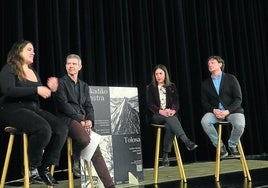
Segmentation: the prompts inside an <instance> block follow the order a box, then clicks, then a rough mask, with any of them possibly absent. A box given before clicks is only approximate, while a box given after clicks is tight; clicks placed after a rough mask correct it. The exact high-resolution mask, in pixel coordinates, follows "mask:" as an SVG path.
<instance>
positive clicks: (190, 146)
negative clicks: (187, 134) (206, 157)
mask: <svg viewBox="0 0 268 188" xmlns="http://www.w3.org/2000/svg"><path fill="white" fill-rule="evenodd" d="M184 144H185V146H186V148H187V149H188V150H189V151H192V150H194V149H195V148H197V147H198V145H197V144H195V143H194V142H192V141H191V140H187V141H186V142H185V143H184Z"/></svg>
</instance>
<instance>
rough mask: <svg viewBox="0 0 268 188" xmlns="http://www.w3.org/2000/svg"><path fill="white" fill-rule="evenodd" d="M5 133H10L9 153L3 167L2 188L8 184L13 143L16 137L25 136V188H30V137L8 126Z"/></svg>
mask: <svg viewBox="0 0 268 188" xmlns="http://www.w3.org/2000/svg"><path fill="white" fill-rule="evenodd" d="M5 131H6V132H7V133H9V141H8V146H7V152H6V158H5V162H4V166H3V171H2V177H1V183H0V188H4V187H5V182H6V175H7V171H8V166H9V161H10V156H11V153H12V148H13V143H14V139H15V135H23V164H24V186H23V187H24V188H29V187H30V180H29V179H30V178H29V159H28V136H27V134H26V133H24V132H22V131H20V130H18V129H16V128H14V127H12V126H7V127H5Z"/></svg>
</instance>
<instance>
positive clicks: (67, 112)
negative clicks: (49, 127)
mask: <svg viewBox="0 0 268 188" xmlns="http://www.w3.org/2000/svg"><path fill="white" fill-rule="evenodd" d="M55 102H56V104H57V108H58V115H59V117H61V118H63V120H65V122H66V123H68V124H70V122H71V120H76V121H78V122H81V121H83V120H91V121H92V125H94V109H93V106H92V104H91V99H90V94H89V87H88V84H87V83H85V82H83V81H82V80H80V79H78V82H77V83H74V81H73V80H72V79H71V78H70V77H69V76H68V75H65V76H63V77H62V78H60V79H59V88H58V90H57V92H56V93H55ZM80 114H83V115H84V116H85V119H82V118H81V116H80Z"/></svg>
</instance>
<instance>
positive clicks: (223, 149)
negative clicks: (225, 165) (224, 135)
mask: <svg viewBox="0 0 268 188" xmlns="http://www.w3.org/2000/svg"><path fill="white" fill-rule="evenodd" d="M228 155H229V154H228V151H227V150H226V147H225V145H222V146H221V158H224V157H227V156H228Z"/></svg>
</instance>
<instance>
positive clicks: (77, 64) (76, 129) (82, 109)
mask: <svg viewBox="0 0 268 188" xmlns="http://www.w3.org/2000/svg"><path fill="white" fill-rule="evenodd" d="M65 67H66V71H67V74H66V75H65V76H63V77H62V78H60V79H59V87H58V90H57V92H56V94H55V99H56V104H57V108H58V116H59V117H60V118H61V119H62V120H63V121H64V122H65V123H66V124H67V125H68V127H69V136H70V137H71V138H72V141H73V156H72V159H73V162H74V165H73V172H74V174H75V175H76V176H80V166H79V160H80V154H81V151H82V150H83V149H84V148H85V147H86V146H87V145H88V144H90V133H91V131H93V127H94V109H93V106H92V104H91V99H90V95H89V88H88V84H87V83H86V82H84V81H82V80H80V79H79V78H78V73H79V71H80V70H81V68H82V61H81V58H80V57H79V56H78V55H76V54H70V55H68V56H67V58H66V65H65ZM91 161H92V162H93V165H94V167H95V169H96V171H97V174H98V175H99V177H100V179H101V180H102V182H103V184H104V186H105V187H109V188H112V187H114V183H113V181H112V178H111V176H110V174H109V171H108V169H107V166H106V164H105V161H104V159H103V156H102V153H101V150H100V147H99V146H98V147H97V149H96V151H95V153H94V154H93V156H92V159H91Z"/></svg>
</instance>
